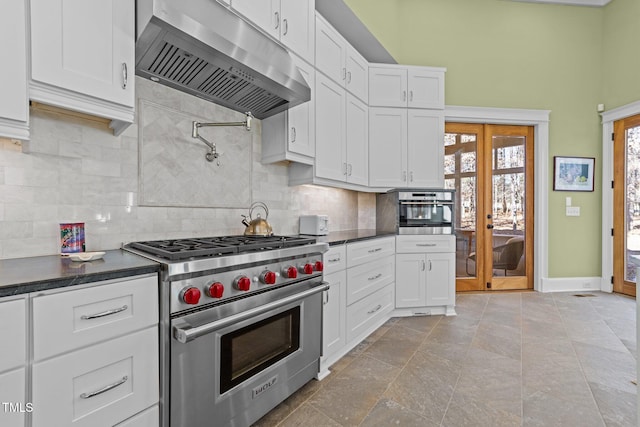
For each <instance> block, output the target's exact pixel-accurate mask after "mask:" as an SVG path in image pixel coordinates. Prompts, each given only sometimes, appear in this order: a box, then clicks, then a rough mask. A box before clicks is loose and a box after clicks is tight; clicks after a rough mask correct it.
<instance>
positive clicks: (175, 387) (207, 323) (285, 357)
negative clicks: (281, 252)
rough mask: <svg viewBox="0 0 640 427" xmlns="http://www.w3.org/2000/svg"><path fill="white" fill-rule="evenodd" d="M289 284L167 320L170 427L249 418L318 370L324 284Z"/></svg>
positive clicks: (236, 422)
mask: <svg viewBox="0 0 640 427" xmlns="http://www.w3.org/2000/svg"><path fill="white" fill-rule="evenodd" d="M290 288H291V287H290ZM293 288H296V289H295V291H296V293H293V294H291V295H287V293H291V291H292V290H291V289H286V288H283V289H281V290H276V291H271V292H267V293H265V294H261V295H256V296H253V297H248V298H245V299H242V300H239V301H235V302H232V303H229V304H225V305H222V306H219V307H214V308H212V309H208V310H205V311H201V312H197V313H193V314H190V315H187V316H184V317H181V318H177V319H173V320H172V321H171V324H172V328H171V329H172V331H173V335H174V337H173V338H172V340H171V385H170V388H171V396H170V412H171V414H170V418H171V426H172V427H181V426H183V427H190V426H205V425H212V424H211V423H212V422H214V423H215V425H225V426H227V425H228V426H246V425H250V424H251V423H253V422H255V421H256V420H258V419H259V418H260V417H262V416H263V415H264V414H266V413H267V412H268V411H269V410H271V409H272V408H274V407H275V406H276V405H278V404H279V403H280V402H282V401H283V400H284V399H286V398H287V397H288V396H289V395H291V394H292V393H293V392H294V391H296V390H297V389H298V388H300V387H301V386H302V385H304V384H305V383H307V382H308V381H309V380H310V379H312V378H313V377H315V376H316V375H317V373H318V368H319V359H320V355H321V349H322V291H323V290H325V289H326V286H325V285H323V284H322V283H321V282H320V283H316V284H315V286H311V284H309V288H308V289H305V290H304V291H302V292H300V285H295V286H293ZM279 291H283V292H279ZM269 294H279V295H269ZM265 298H268V299H270V300H271V301H268V302H266V303H264V301H265ZM254 299H256V300H255V301H252V300H254ZM258 300H259V301H258ZM234 305H235V307H234Z"/></svg>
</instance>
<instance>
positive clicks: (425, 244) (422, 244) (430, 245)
mask: <svg viewBox="0 0 640 427" xmlns="http://www.w3.org/2000/svg"><path fill="white" fill-rule="evenodd" d="M416 246H426V247H433V246H438V244H437V243H416Z"/></svg>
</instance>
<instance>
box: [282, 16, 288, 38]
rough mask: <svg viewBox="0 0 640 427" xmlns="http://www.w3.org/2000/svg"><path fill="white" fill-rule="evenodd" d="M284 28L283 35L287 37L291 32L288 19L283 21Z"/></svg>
mask: <svg viewBox="0 0 640 427" xmlns="http://www.w3.org/2000/svg"><path fill="white" fill-rule="evenodd" d="M282 27H283V30H282V35H283V36H286V35H287V33H288V32H289V20H288V19H283V20H282Z"/></svg>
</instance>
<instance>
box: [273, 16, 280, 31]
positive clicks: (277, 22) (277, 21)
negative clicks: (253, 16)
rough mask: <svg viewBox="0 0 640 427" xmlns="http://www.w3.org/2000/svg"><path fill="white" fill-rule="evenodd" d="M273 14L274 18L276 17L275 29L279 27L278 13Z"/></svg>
mask: <svg viewBox="0 0 640 427" xmlns="http://www.w3.org/2000/svg"><path fill="white" fill-rule="evenodd" d="M274 15H275V18H276V26H275V28H274V29H275V30H277V29H278V28H279V27H280V13H278V12H275V13H274Z"/></svg>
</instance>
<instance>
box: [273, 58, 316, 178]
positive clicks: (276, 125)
mask: <svg viewBox="0 0 640 427" xmlns="http://www.w3.org/2000/svg"><path fill="white" fill-rule="evenodd" d="M292 56H293V58H294V61H295V63H296V65H297V66H298V69H299V70H300V73H301V74H302V77H304V79H305V80H306V81H307V84H308V85H309V87H310V88H311V101H309V102H304V103H302V104H299V105H296V106H295V107H293V108H290V109H288V110H286V111H283V112H282V113H279V114H276V115H275V116H271V117H268V118H266V119H264V120H262V163H275V162H280V161H283V160H289V161H293V162H299V163H304V164H308V165H312V164H313V158H314V156H315V151H316V144H315V140H316V135H315V96H316V95H315V90H314V87H315V75H316V70H315V68H313V67H312V66H311V65H309V64H307V63H306V62H304V61H303V60H302V59H300V58H298V57H296V56H295V55H292Z"/></svg>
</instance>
